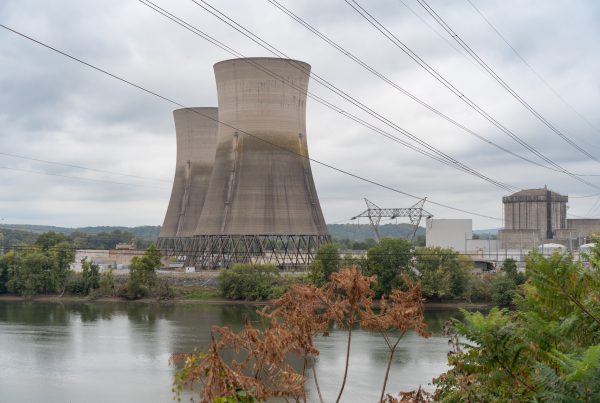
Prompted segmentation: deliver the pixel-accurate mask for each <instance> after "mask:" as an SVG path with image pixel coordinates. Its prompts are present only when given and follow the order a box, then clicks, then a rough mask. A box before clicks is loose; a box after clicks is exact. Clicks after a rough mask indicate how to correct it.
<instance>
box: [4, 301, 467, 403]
mask: <svg viewBox="0 0 600 403" xmlns="http://www.w3.org/2000/svg"><path fill="white" fill-rule="evenodd" d="M255 309H256V308H255V307H252V306H247V305H225V304H223V305H218V304H217V305H214V304H189V305H146V304H135V303H133V304H132V303H129V304H125V303H108V302H107V303H55V302H13V301H0V402H2V403H4V402H9V403H11V402H15V403H29V402H31V403H38V402H44V403H68V402H73V403H76V402H86V403H94V402H98V403H100V402H102V403H105V402H144V403H155V402H170V401H173V394H172V393H171V386H172V379H173V375H174V373H175V372H176V368H174V367H172V366H169V364H168V361H169V357H170V356H171V355H172V354H174V353H183V352H190V351H192V350H194V348H200V349H205V348H207V347H208V345H209V344H210V327H211V326H212V325H220V326H225V325H227V326H231V327H233V328H240V327H241V326H242V325H243V323H244V320H245V319H246V318H248V319H249V320H256V314H255V313H254V310H255ZM456 314H457V311H455V310H435V311H428V312H427V323H428V325H429V327H430V330H432V331H433V332H434V335H433V337H431V338H429V339H423V338H420V337H418V336H416V335H414V334H408V335H406V336H405V338H404V340H403V341H402V342H401V343H400V346H399V349H398V351H397V352H396V356H395V358H394V362H393V365H392V370H391V375H390V380H389V381H388V388H387V389H388V391H393V392H394V393H397V392H398V391H400V390H409V389H414V388H416V387H417V386H418V385H419V384H422V385H424V386H425V385H427V384H428V383H429V382H431V379H432V378H433V377H435V376H437V375H438V374H440V373H441V372H443V371H444V370H445V369H446V353H447V351H448V344H447V339H446V338H445V337H442V336H441V335H440V328H441V325H442V323H443V322H444V321H445V320H446V319H448V318H449V317H451V316H455V315H456ZM317 346H318V348H319V349H320V351H321V355H320V357H319V361H318V364H317V368H316V369H317V373H318V375H319V382H320V384H321V390H322V391H323V393H324V398H325V400H326V401H332V400H335V397H336V395H337V391H338V389H339V385H340V383H341V379H342V375H343V368H344V357H345V349H346V333H343V332H336V331H333V332H332V333H331V336H330V337H324V338H320V339H318V342H317ZM351 349H352V350H351V358H350V372H349V375H348V381H347V384H346V388H345V392H344V397H343V398H342V401H345V402H375V401H377V399H378V397H379V391H380V388H381V382H382V379H383V373H384V371H385V366H386V363H387V348H386V346H385V342H384V341H383V339H382V338H381V337H380V336H378V335H376V334H371V333H368V332H362V331H357V332H354V333H353V337H352V347H351ZM313 385H314V382H313V380H312V379H309V381H308V382H307V388H308V393H309V398H310V400H311V401H315V400H316V399H315V398H314V397H315V396H316V395H315V391H314V386H313ZM188 397H189V395H186V396H184V398H183V399H182V400H183V401H188Z"/></svg>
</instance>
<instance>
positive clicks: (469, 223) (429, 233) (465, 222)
mask: <svg viewBox="0 0 600 403" xmlns="http://www.w3.org/2000/svg"><path fill="white" fill-rule="evenodd" d="M425 231H426V232H425V239H426V241H425V242H426V245H427V246H433V247H435V246H438V247H441V248H452V249H454V250H455V251H458V252H464V251H465V247H466V243H467V242H468V241H467V242H465V239H467V240H468V239H471V238H472V237H473V220H471V219H435V218H428V219H427V222H426V228H425ZM467 247H468V246H467Z"/></svg>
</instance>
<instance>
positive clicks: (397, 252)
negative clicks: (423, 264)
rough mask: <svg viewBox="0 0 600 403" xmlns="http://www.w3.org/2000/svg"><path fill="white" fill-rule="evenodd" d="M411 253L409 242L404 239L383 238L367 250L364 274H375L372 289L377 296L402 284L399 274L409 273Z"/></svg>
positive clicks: (388, 292) (387, 292) (385, 293)
mask: <svg viewBox="0 0 600 403" xmlns="http://www.w3.org/2000/svg"><path fill="white" fill-rule="evenodd" d="M411 257H412V253H411V250H410V242H409V241H407V240H405V239H392V238H384V239H382V240H381V241H379V243H378V244H377V245H375V246H373V247H372V248H371V249H369V250H368V251H367V265H366V267H365V269H364V271H365V274H366V275H369V276H371V275H376V276H377V284H376V285H375V286H374V287H375V288H374V290H375V293H376V296H377V297H380V296H382V295H390V292H391V291H392V289H394V288H398V287H401V286H402V285H403V281H402V277H401V276H400V274H401V273H402V272H404V273H410V274H412V272H411V271H410V269H409V267H410V260H411Z"/></svg>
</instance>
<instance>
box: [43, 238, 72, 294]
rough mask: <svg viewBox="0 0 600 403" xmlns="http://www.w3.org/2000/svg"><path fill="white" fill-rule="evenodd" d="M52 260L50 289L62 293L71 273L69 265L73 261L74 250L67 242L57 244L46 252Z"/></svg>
mask: <svg viewBox="0 0 600 403" xmlns="http://www.w3.org/2000/svg"><path fill="white" fill-rule="evenodd" d="M46 254H47V255H49V257H50V258H51V260H52V270H51V272H50V281H51V287H52V288H53V290H54V291H55V292H61V293H62V292H64V290H65V286H66V284H67V278H68V276H69V273H70V272H71V264H72V263H73V262H74V261H75V249H74V248H73V246H71V245H70V244H69V243H68V242H59V243H58V244H55V245H53V247H52V249H50V250H47V251H46Z"/></svg>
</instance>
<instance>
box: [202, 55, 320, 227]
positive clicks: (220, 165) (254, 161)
mask: <svg viewBox="0 0 600 403" xmlns="http://www.w3.org/2000/svg"><path fill="white" fill-rule="evenodd" d="M214 70H215V77H216V81H217V93H218V98H219V120H220V121H221V122H222V123H224V124H220V125H219V128H218V138H217V149H216V158H215V164H214V168H213V172H212V176H211V180H210V185H209V188H208V191H207V195H206V200H205V203H204V208H203V210H202V214H201V216H200V220H199V222H198V226H197V227H196V231H195V233H196V235H293V234H296V235H328V232H327V227H326V225H325V220H324V218H323V214H322V212H321V207H320V205H319V200H318V197H317V193H316V189H315V185H314V182H313V178H312V173H311V168H310V163H309V161H308V160H307V159H306V158H303V157H302V156H308V146H307V142H306V122H305V115H306V91H307V88H308V78H309V76H308V74H309V72H310V66H309V65H308V64H306V63H303V62H299V61H294V60H287V59H277V58H251V59H233V60H226V61H223V62H219V63H217V64H215V66H214ZM241 131H243V132H241ZM244 132H245V133H249V134H250V135H247V134H244ZM261 140H264V141H261Z"/></svg>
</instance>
